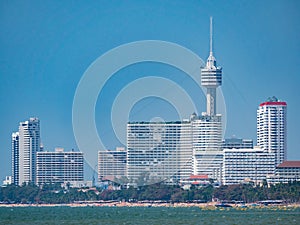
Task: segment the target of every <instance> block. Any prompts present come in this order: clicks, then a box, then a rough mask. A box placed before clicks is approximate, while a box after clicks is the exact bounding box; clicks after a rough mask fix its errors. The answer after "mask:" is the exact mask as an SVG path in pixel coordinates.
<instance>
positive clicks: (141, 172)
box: [127, 121, 192, 185]
mask: <svg viewBox="0 0 300 225" xmlns="http://www.w3.org/2000/svg"><path fill="white" fill-rule="evenodd" d="M191 173H192V135H191V123H190V121H182V122H181V121H176V122H166V123H164V122H130V123H128V124H127V177H128V179H129V180H130V181H132V182H134V183H136V184H137V185H144V184H150V183H154V182H159V181H167V182H171V183H172V182H173V183H174V182H177V181H179V180H180V179H182V178H188V177H189V176H190V175H191Z"/></svg>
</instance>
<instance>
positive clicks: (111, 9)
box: [0, 0, 300, 179]
mask: <svg viewBox="0 0 300 225" xmlns="http://www.w3.org/2000/svg"><path fill="white" fill-rule="evenodd" d="M299 12H300V2H299V1H297V0H295V1H292V0H286V1H284V0H282V1H278V0H264V1H242V0H238V1H192V0H190V1H176V0H172V1H156V0H152V1H142V0H141V1H140V0H139V1H76V3H75V2H74V1H13V0H12V1H1V2H0V30H1V32H0V118H1V129H0V154H1V155H0V156H1V157H0V179H2V178H4V176H5V175H10V174H11V169H10V168H11V164H10V162H11V133H12V132H14V131H17V129H18V124H19V122H20V121H25V120H27V119H28V118H29V117H32V116H36V117H38V118H40V120H41V137H42V142H43V144H44V146H45V149H46V150H53V149H54V148H55V147H57V146H60V147H64V148H65V149H67V150H70V149H72V148H74V149H77V145H76V141H75V138H74V135H73V129H72V104H73V98H74V94H75V90H76V87H77V85H78V83H79V81H80V79H81V77H82V75H83V74H84V72H85V71H86V69H87V68H88V67H89V66H90V65H91V63H92V62H93V61H95V60H96V59H97V58H98V57H99V56H101V55H102V54H104V53H105V52H107V51H109V50H110V49H112V48H115V47H117V46H119V45H122V44H126V43H128V42H133V41H140V40H163V41H168V42H174V43H177V44H179V45H181V46H184V47H186V48H188V49H190V50H191V51H193V52H195V53H196V54H198V55H199V57H201V58H202V59H204V60H206V58H207V57H208V53H209V17H210V16H213V18H214V52H215V57H216V59H217V62H218V64H219V65H220V66H222V67H223V85H222V90H223V94H224V98H225V101H226V109H227V129H226V137H230V136H232V135H235V136H236V137H241V138H252V139H254V140H256V110H257V107H258V105H259V104H260V103H261V102H263V101H265V100H266V99H267V98H268V97H269V96H273V95H275V96H277V97H278V98H279V99H281V100H283V101H286V102H287V104H288V117H287V119H288V159H290V160H297V159H298V160H299V159H300V149H299V142H298V140H297V138H299V127H300V120H299V114H298V113H297V112H299V111H300V105H299V97H300V91H299V90H300V89H299V84H300V74H299V71H300V63H299V59H300V43H299V40H300V13H299ZM116 60H117V59H116ZM149 75H155V76H161V77H164V78H167V79H172V80H173V81H174V82H177V83H181V84H182V86H183V88H185V89H188V90H190V92H192V93H191V95H194V96H196V97H197V96H199V105H198V106H197V107H198V109H199V111H204V110H205V103H204V94H203V93H202V92H199V90H198V91H197V90H196V88H195V84H193V83H192V82H190V81H189V79H188V78H186V75H185V74H184V73H182V72H181V71H178V70H176V69H174V68H171V67H170V66H165V65H160V64H157V63H156V64H155V63H144V64H137V65H132V66H129V67H127V68H124V69H123V70H122V71H119V72H118V73H116V74H115V75H114V76H113V77H111V79H110V80H109V82H108V83H107V85H106V87H105V89H103V91H102V92H101V94H100V95H99V98H98V101H97V105H96V116H95V117H96V122H97V129H98V131H99V133H100V135H102V136H105V145H106V146H107V147H108V148H115V147H116V146H119V145H120V143H119V142H118V140H117V139H116V137H115V136H114V134H113V132H111V127H110V126H111V125H110V111H111V106H112V102H113V100H114V99H115V98H116V95H117V94H118V92H119V91H120V90H121V89H122V87H124V86H126V85H127V84H129V83H131V82H132V81H134V80H136V79H138V78H141V77H144V76H149ZM199 76H200V74H199ZM186 80H187V82H182V81H186ZM193 90H195V91H193ZM167 91H168V90H167ZM100 106H104V108H103V107H100ZM101 109H103V110H101ZM191 113H192V112H191ZM155 116H157V117H162V118H164V119H165V120H174V119H177V116H176V112H175V111H174V108H173V107H172V105H170V104H169V103H167V102H166V101H164V100H162V99H159V98H145V99H143V100H141V101H140V102H138V103H137V104H136V105H135V106H134V107H133V108H132V110H131V112H130V119H131V120H147V119H149V118H153V117H155ZM125 132H126V131H125V130H124V134H125ZM95 154H96V153H95Z"/></svg>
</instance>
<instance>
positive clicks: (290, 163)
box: [277, 161, 300, 168]
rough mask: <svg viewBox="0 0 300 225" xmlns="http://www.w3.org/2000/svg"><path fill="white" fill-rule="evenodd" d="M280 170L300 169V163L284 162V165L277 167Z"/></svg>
mask: <svg viewBox="0 0 300 225" xmlns="http://www.w3.org/2000/svg"><path fill="white" fill-rule="evenodd" d="M277 167H278V168H284V167H288V168H294V167H297V168H300V161H284V162H283V163H281V164H279V165H278V166H277Z"/></svg>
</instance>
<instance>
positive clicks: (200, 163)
mask: <svg viewBox="0 0 300 225" xmlns="http://www.w3.org/2000/svg"><path fill="white" fill-rule="evenodd" d="M191 124H192V143H193V174H196V175H204V174H205V175H208V176H209V178H213V179H216V180H218V181H219V182H221V177H222V163H223V152H222V148H221V147H222V121H221V115H215V116H208V115H205V114H204V115H202V116H199V117H196V118H194V119H192V120H191Z"/></svg>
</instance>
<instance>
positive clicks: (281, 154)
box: [257, 97, 287, 166]
mask: <svg viewBox="0 0 300 225" xmlns="http://www.w3.org/2000/svg"><path fill="white" fill-rule="evenodd" d="M286 116H287V104H286V102H282V101H279V100H278V99H277V98H276V97H272V98H269V99H268V100H267V101H266V102H263V103H261V104H260V105H259V107H258V110H257V145H258V146H259V147H261V148H262V149H263V150H264V151H266V152H269V153H274V154H275V166H277V165H279V164H280V163H282V162H283V161H286V155H287V154H286V151H287V140H286V135H287V122H286Z"/></svg>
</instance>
